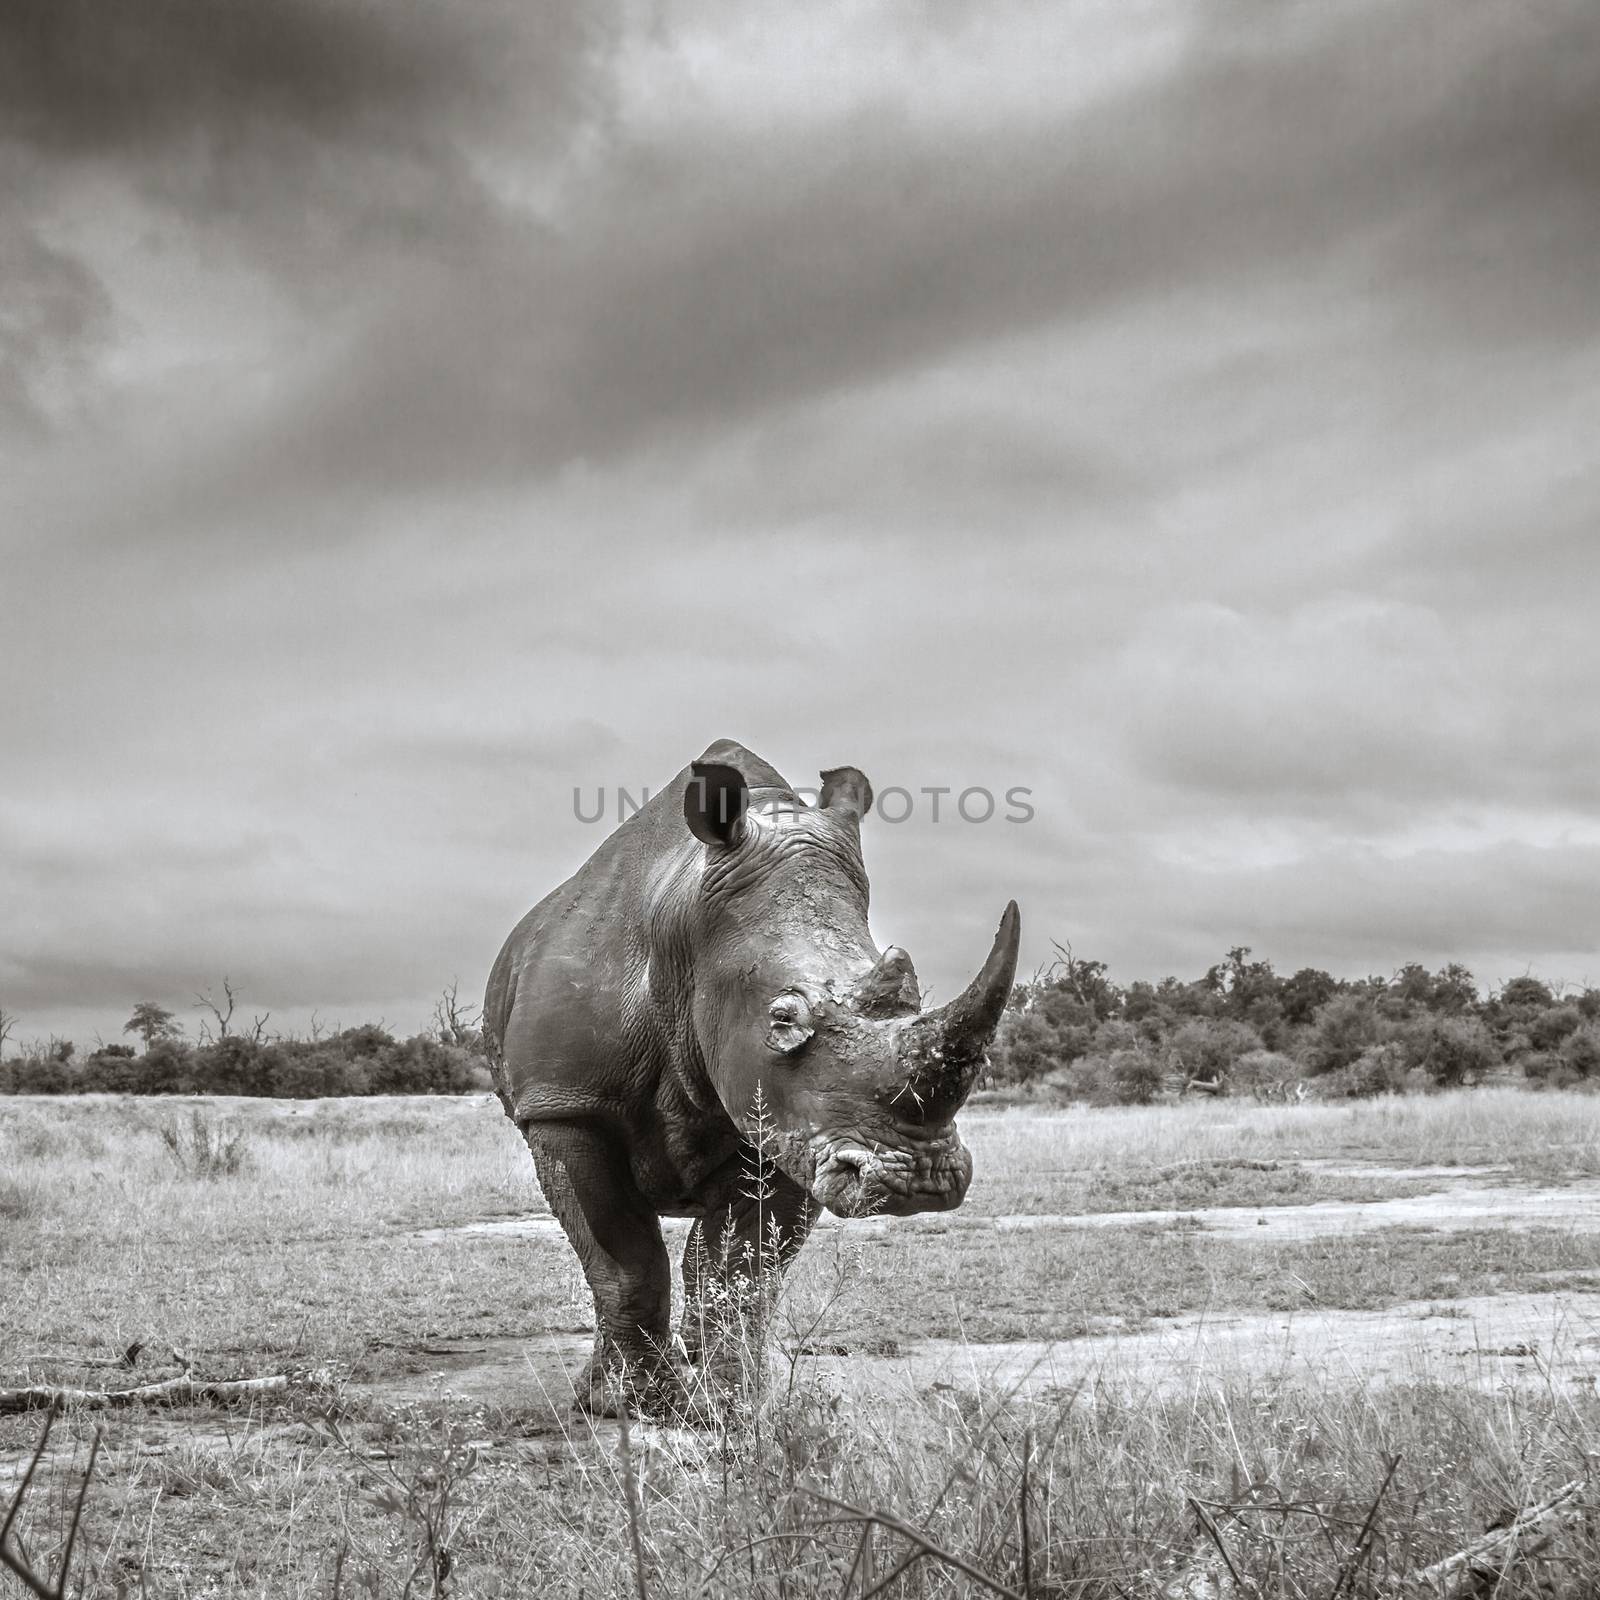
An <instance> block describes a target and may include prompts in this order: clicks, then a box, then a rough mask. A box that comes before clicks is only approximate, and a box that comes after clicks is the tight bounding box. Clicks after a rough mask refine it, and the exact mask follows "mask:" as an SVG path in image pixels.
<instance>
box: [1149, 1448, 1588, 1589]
mask: <svg viewBox="0 0 1600 1600" xmlns="http://www.w3.org/2000/svg"><path fill="white" fill-rule="evenodd" d="M1398 1465H1399V1457H1395V1458H1393V1459H1392V1460H1390V1462H1389V1463H1388V1470H1387V1472H1386V1475H1385V1477H1384V1480H1383V1483H1382V1485H1381V1487H1380V1488H1379V1490H1378V1493H1377V1496H1376V1497H1375V1498H1374V1500H1373V1502H1372V1506H1371V1508H1370V1509H1369V1510H1368V1512H1367V1515H1366V1519H1365V1520H1364V1521H1363V1523H1362V1525H1361V1531H1360V1534H1359V1536H1358V1537H1357V1539H1356V1541H1355V1544H1354V1545H1353V1546H1352V1547H1351V1549H1350V1553H1349V1555H1348V1556H1347V1557H1346V1558H1345V1560H1344V1561H1343V1562H1342V1563H1341V1565H1340V1570H1339V1575H1338V1578H1337V1580H1336V1581H1335V1584H1334V1588H1333V1591H1332V1593H1333V1595H1334V1596H1337V1595H1339V1594H1340V1593H1341V1592H1343V1590H1344V1589H1345V1587H1346V1586H1347V1584H1348V1583H1349V1582H1350V1581H1351V1579H1352V1578H1353V1577H1354V1575H1355V1571H1356V1568H1357V1566H1358V1564H1359V1562H1360V1560H1361V1557H1362V1556H1363V1555H1364V1554H1365V1553H1366V1550H1367V1547H1368V1546H1369V1545H1370V1544H1371V1542H1372V1539H1373V1536H1374V1534H1375V1532H1376V1527H1377V1513H1378V1507H1379V1505H1380V1504H1381V1503H1382V1500H1383V1497H1384V1494H1385V1492H1386V1491H1387V1490H1388V1487H1389V1484H1390V1481H1391V1480H1392V1479H1393V1477H1394V1472H1395V1468H1396V1467H1397V1466H1398ZM1587 1486H1588V1480H1587V1479H1585V1478H1574V1479H1573V1480H1572V1482H1571V1483H1567V1484H1563V1485H1562V1486H1561V1488H1559V1489H1557V1490H1556V1492H1555V1493H1554V1494H1553V1495H1551V1496H1550V1497H1549V1498H1548V1499H1547V1500H1541V1501H1540V1502H1539V1504H1538V1505H1535V1506H1529V1507H1528V1509H1527V1510H1526V1511H1523V1512H1520V1513H1518V1515H1517V1516H1516V1517H1515V1518H1514V1519H1513V1520H1512V1521H1511V1522H1510V1523H1508V1524H1507V1525H1506V1526H1505V1527H1503V1528H1494V1529H1492V1530H1491V1531H1490V1532H1488V1533H1486V1534H1484V1535H1483V1537H1482V1538H1480V1539H1474V1540H1473V1541H1472V1543H1471V1544H1469V1545H1467V1546H1465V1547H1464V1548H1463V1549H1460V1550H1457V1551H1456V1552H1455V1554H1454V1555H1449V1556H1446V1557H1445V1558H1444V1559H1443V1560H1442V1561H1435V1562H1433V1563H1432V1564H1431V1565H1430V1566H1426V1567H1419V1568H1418V1569H1417V1570H1416V1571H1414V1572H1408V1573H1404V1574H1402V1575H1400V1576H1398V1577H1393V1578H1390V1579H1388V1580H1387V1581H1385V1582H1384V1583H1382V1584H1381V1585H1380V1586H1379V1587H1377V1588H1376V1589H1374V1590H1373V1593H1375V1594H1379V1595H1386V1596H1390V1597H1392V1600H1425V1597H1426V1600H1468V1597H1470V1596H1473V1595H1479V1594H1486V1593H1488V1592H1490V1591H1491V1590H1493V1589H1495V1587H1496V1585H1498V1584H1499V1583H1500V1582H1501V1581H1502V1580H1503V1579H1504V1577H1505V1575H1506V1573H1507V1571H1508V1570H1509V1569H1510V1567H1511V1565H1512V1563H1513V1562H1515V1561H1517V1560H1518V1559H1519V1558H1520V1559H1522V1560H1529V1559H1531V1558H1533V1557H1535V1556H1538V1555H1540V1554H1541V1553H1542V1552H1543V1551H1545V1550H1546V1549H1548V1548H1549V1546H1550V1544H1551V1543H1552V1542H1553V1541H1554V1539H1555V1537H1556V1535H1557V1534H1558V1533H1560V1532H1561V1530H1562V1529H1563V1528H1564V1527H1565V1526H1566V1525H1567V1524H1568V1523H1569V1522H1573V1521H1575V1520H1576V1519H1577V1518H1578V1517H1579V1516H1581V1515H1582V1514H1583V1512H1584V1511H1585V1510H1587V1509H1588V1506H1587V1503H1586V1502H1585V1501H1584V1500H1583V1498H1582V1495H1583V1491H1584V1490H1585V1488H1587ZM1189 1504H1190V1507H1191V1509H1192V1510H1193V1511H1194V1512H1195V1515H1196V1518H1197V1519H1198V1521H1199V1523H1200V1527H1201V1537H1200V1539H1199V1540H1198V1541H1197V1542H1196V1544H1195V1546H1194V1548H1193V1550H1192V1551H1191V1552H1190V1553H1189V1556H1188V1558H1187V1559H1186V1560H1185V1561H1184V1563H1183V1565H1182V1566H1181V1567H1180V1568H1179V1569H1178V1571H1177V1572H1176V1573H1175V1574H1174V1575H1173V1576H1172V1577H1171V1578H1168V1579H1167V1580H1166V1582H1165V1583H1163V1584H1162V1585H1161V1586H1160V1588H1159V1589H1158V1590H1157V1594H1158V1596H1159V1600H1234V1597H1236V1596H1238V1595H1240V1594H1241V1593H1245V1592H1250V1584H1249V1580H1248V1579H1247V1578H1246V1577H1245V1576H1244V1574H1243V1573H1241V1572H1240V1571H1239V1570H1238V1569H1237V1567H1235V1566H1234V1564H1233V1560H1232V1558H1231V1557H1230V1556H1229V1554H1228V1551H1227V1547H1226V1546H1225V1545H1224V1544H1223V1541H1222V1536H1221V1530H1220V1528H1218V1527H1217V1525H1216V1523H1215V1522H1214V1521H1213V1519H1212V1518H1210V1517H1209V1516H1207V1515H1206V1513H1205V1510H1204V1508H1203V1507H1202V1506H1201V1505H1200V1503H1199V1502H1198V1501H1194V1500H1191V1501H1190V1502H1189ZM1299 1509H1307V1510H1311V1509H1315V1508H1314V1507H1310V1506H1307V1507H1297V1506H1276V1507H1267V1506H1248V1505H1243V1506H1229V1507H1228V1508H1227V1511H1228V1514H1229V1515H1231V1516H1238V1515H1240V1514H1242V1513H1245V1512H1248V1511H1253V1510H1254V1511H1266V1510H1277V1511H1280V1512H1281V1511H1285V1510H1299Z"/></svg>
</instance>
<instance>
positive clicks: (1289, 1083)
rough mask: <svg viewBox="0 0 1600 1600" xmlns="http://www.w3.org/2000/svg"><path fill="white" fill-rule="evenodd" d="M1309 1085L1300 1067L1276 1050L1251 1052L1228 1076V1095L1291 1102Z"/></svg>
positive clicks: (1241, 1057) (1293, 1060)
mask: <svg viewBox="0 0 1600 1600" xmlns="http://www.w3.org/2000/svg"><path fill="white" fill-rule="evenodd" d="M1304 1082H1305V1078H1304V1075H1303V1074H1302V1073H1301V1071H1300V1063H1299V1062H1298V1061H1296V1060H1295V1059H1294V1058H1293V1057H1292V1056H1286V1055H1280V1054H1279V1053H1278V1052H1277V1051H1276V1050H1248V1051H1246V1052H1245V1054H1244V1055H1242V1056H1240V1057H1239V1059H1238V1060H1237V1061H1235V1062H1234V1063H1233V1066H1232V1068H1231V1069H1230V1070H1229V1072H1228V1093H1229V1094H1248V1095H1251V1096H1253V1097H1254V1098H1255V1099H1257V1100H1287V1099H1289V1098H1290V1096H1291V1095H1293V1094H1294V1092H1295V1089H1296V1087H1297V1085H1300V1084H1302V1083H1304Z"/></svg>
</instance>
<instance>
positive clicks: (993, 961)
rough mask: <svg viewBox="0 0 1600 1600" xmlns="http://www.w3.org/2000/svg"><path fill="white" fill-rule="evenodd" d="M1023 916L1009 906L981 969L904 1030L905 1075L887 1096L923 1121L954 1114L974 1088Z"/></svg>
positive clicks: (1005, 996) (1006, 994)
mask: <svg viewBox="0 0 1600 1600" xmlns="http://www.w3.org/2000/svg"><path fill="white" fill-rule="evenodd" d="M1021 939H1022V917H1021V914H1020V913H1019V912H1018V910H1017V902H1016V901H1015V900H1013V901H1011V903H1010V904H1009V905H1007V907H1006V910H1005V915H1004V916H1003V917H1001V919H1000V927H999V930H998V931H997V932H996V934H995V936H994V948H993V949H992V950H990V952H989V959H988V960H987V961H985V962H984V964H983V970H982V971H981V972H980V973H979V974H978V976H977V977H976V978H974V979H973V980H972V982H971V983H970V984H968V985H967V987H966V988H965V989H964V990H963V991H962V992H961V993H960V994H959V995H957V996H956V998H955V999H954V1000H952V1001H951V1002H950V1003H949V1004H948V1005H945V1006H940V1007H939V1009H938V1010H937V1011H928V1012H925V1013H924V1014H923V1015H922V1016H920V1017H917V1018H916V1019H915V1020H914V1021H911V1022H908V1023H907V1024H906V1025H905V1028H904V1030H903V1031H902V1033H901V1035H900V1049H899V1058H900V1062H901V1066H902V1068H903V1070H904V1074H905V1076H904V1079H903V1081H902V1082H901V1083H899V1084H898V1085H897V1086H896V1088H895V1090H894V1092H893V1094H891V1095H890V1096H889V1097H888V1098H889V1100H890V1102H891V1103H892V1104H893V1105H894V1107H895V1109H896V1110H897V1111H899V1112H901V1113H902V1114H905V1113H908V1112H909V1113H910V1114H912V1115H915V1116H918V1117H920V1118H922V1119H923V1120H924V1121H932V1120H943V1119H945V1118H948V1117H951V1116H953V1115H954V1114H955V1113H956V1111H957V1110H959V1109H960V1107H961V1105H962V1102H963V1101H965V1100H966V1098H967V1096H968V1095H969V1094H970V1093H971V1092H972V1085H973V1084H974V1082H976V1080H977V1077H978V1072H979V1070H980V1068H981V1067H982V1066H983V1059H984V1051H985V1050H987V1049H988V1047H989V1041H990V1040H991V1039H992V1038H993V1037H994V1030H995V1029H996V1028H997V1027H998V1026H999V1025H1000V1015H1001V1013H1002V1012H1003V1011H1004V1010H1005V1008H1006V1001H1007V1000H1009V999H1010V997H1011V985H1012V981H1013V980H1014V979H1015V977H1016V975H1017V946H1018V945H1019V943H1020V942H1021Z"/></svg>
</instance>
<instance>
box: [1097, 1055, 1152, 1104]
mask: <svg viewBox="0 0 1600 1600" xmlns="http://www.w3.org/2000/svg"><path fill="white" fill-rule="evenodd" d="M1107 1071H1108V1075H1109V1078H1110V1087H1111V1091H1112V1093H1113V1094H1114V1095H1115V1097H1116V1100H1117V1103H1118V1104H1119V1105H1125V1106H1147V1105H1149V1104H1150V1102H1151V1101H1152V1100H1154V1099H1155V1097H1156V1096H1157V1095H1158V1094H1160V1093H1161V1088H1162V1085H1163V1084H1164V1083H1165V1081H1166V1074H1165V1073H1164V1072H1163V1071H1162V1070H1161V1063H1160V1061H1158V1060H1157V1059H1156V1058H1155V1057H1154V1056H1153V1055H1151V1054H1150V1053H1149V1052H1148V1051H1145V1050H1118V1051H1116V1052H1115V1053H1114V1054H1113V1055H1112V1056H1111V1058H1110V1060H1109V1061H1108V1062H1107Z"/></svg>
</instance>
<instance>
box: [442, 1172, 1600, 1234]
mask: <svg viewBox="0 0 1600 1600" xmlns="http://www.w3.org/2000/svg"><path fill="white" fill-rule="evenodd" d="M1418 1170H1425V1169H1418ZM1441 1170H1443V1171H1449V1172H1460V1171H1463V1170H1472V1169H1460V1168H1446V1169H1441ZM1480 1170H1481V1169H1480ZM1383 1175H1384V1176H1395V1177H1409V1176H1415V1175H1417V1173H1416V1172H1415V1171H1409V1170H1407V1169H1404V1168H1396V1169H1394V1170H1393V1172H1392V1174H1391V1173H1389V1172H1388V1171H1387V1170H1386V1171H1385V1172H1384V1174H1383ZM1134 1225H1137V1226H1140V1227H1145V1228H1161V1227H1172V1228H1192V1229H1194V1230H1195V1231H1196V1232H1199V1233H1203V1234H1206V1235H1209V1236H1211V1237H1213V1238H1219V1239H1249V1238H1258V1237H1262V1236H1263V1233H1262V1230H1270V1237H1272V1238H1275V1239H1316V1238H1324V1237H1327V1236H1329V1235H1333V1234H1348V1233H1358V1232H1365V1231H1367V1230H1370V1229H1373V1228H1432V1229H1437V1230H1441V1231H1445V1230H1461V1229H1470V1228H1517V1229H1522V1228H1570V1229H1576V1230H1580V1231H1591V1230H1596V1229H1600V1181H1597V1180H1595V1179H1592V1178H1585V1179H1582V1180H1580V1181H1578V1182H1574V1183H1570V1184H1565V1185H1561V1186H1559V1187H1551V1188H1533V1187H1529V1188H1505V1187H1499V1186H1489V1185H1485V1184H1482V1183H1473V1182H1467V1181H1457V1182H1454V1183H1450V1184H1447V1185H1444V1186H1442V1187H1440V1188H1438V1189H1434V1190H1430V1191H1429V1192H1428V1193H1426V1194H1415V1195H1405V1196H1402V1197H1400V1198H1396V1199H1390V1200H1317V1201H1313V1202H1311V1203H1310V1204H1309V1205H1279V1206H1208V1207H1202V1208H1199V1209H1196V1210H1190V1211H1104V1212H1093V1213H1086V1214H1067V1213H1048V1212H1046V1213H1033V1212H1023V1213H1017V1214H1015V1215H1011V1216H999V1217H981V1216H971V1215H965V1214H963V1213H961V1212H949V1213H937V1214H932V1215H927V1216H916V1217H863V1218H858V1219H855V1220H852V1221H850V1222H848V1223H844V1222H841V1221H840V1220H839V1219H838V1218H837V1217H830V1216H824V1217H823V1218H822V1219H821V1221H820V1222H819V1223H818V1224H817V1231H819V1232H824V1231H826V1230H828V1229H830V1228H837V1227H848V1228H849V1229H850V1230H851V1232H852V1233H853V1234H855V1235H856V1236H857V1237H860V1238H865V1239H871V1238H882V1237H883V1236H885V1235H886V1234H890V1233H899V1232H908V1233H925V1234H942V1233H960V1232H978V1233H983V1232H993V1233H1035V1232H1038V1231H1040V1230H1055V1229H1063V1228H1126V1227H1131V1226H1134ZM663 1228H664V1231H665V1232H666V1233H667V1235H668V1237H669V1238H673V1237H676V1236H681V1235H682V1234H683V1233H684V1232H686V1231H687V1229H688V1224H687V1223H686V1222H681V1221H678V1222H673V1221H668V1222H666V1223H664V1224H663ZM463 1234H466V1235H485V1236H492V1237H499V1238H505V1237H510V1238H542V1237H555V1238H559V1237H561V1226H560V1224H559V1223H558V1222H557V1221H556V1219H555V1218H554V1217H553V1216H552V1215H551V1214H550V1213H549V1212H548V1211H535V1212H527V1213H524V1214H521V1215H518V1216H511V1217H494V1218H491V1219H489V1220H486V1221H482V1222H468V1223H463V1224H461V1225H460V1226H458V1227H454V1228H428V1229H425V1230H423V1231H422V1232H421V1233H420V1234H418V1237H419V1238H423V1239H443V1238H446V1237H459V1236H461V1235H463Z"/></svg>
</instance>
